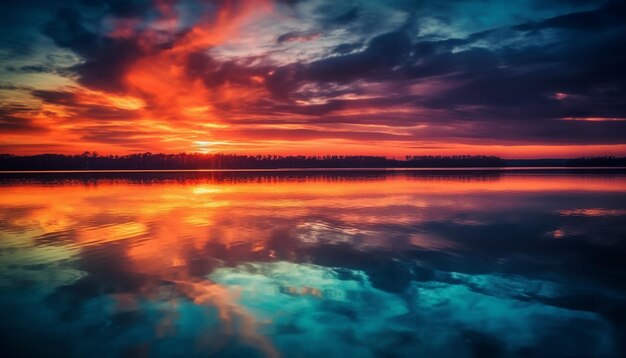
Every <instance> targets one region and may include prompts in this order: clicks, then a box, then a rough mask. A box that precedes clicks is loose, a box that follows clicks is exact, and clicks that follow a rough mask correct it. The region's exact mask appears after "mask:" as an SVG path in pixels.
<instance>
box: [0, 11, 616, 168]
mask: <svg viewBox="0 0 626 358" xmlns="http://www.w3.org/2000/svg"><path fill="white" fill-rule="evenodd" d="M0 30H1V31H0V153H13V154H36V153H52V152H54V153H80V152H83V151H86V150H89V151H98V152H100V153H102V154H126V153H134V152H145V151H150V152H164V153H176V152H203V153H217V152H225V153H241V154H257V153H271V154H330V153H333V154H368V155H374V154H375V155H387V156H403V155H405V154H413V155H415V154H494V155H499V156H503V157H507V158H522V157H524V158H537V157H576V156H583V155H617V156H626V69H625V66H626V45H625V44H626V2H624V1H596V0H553V1H546V0H509V1H503V0H467V1H460V0H449V1H440V0H421V1H419V0H413V1H412V0H362V1H357V0H345V1H339V0H274V1H270V0H231V1H229V0H186V1H170V0H55V1H34V0H4V1H2V4H1V5H0Z"/></svg>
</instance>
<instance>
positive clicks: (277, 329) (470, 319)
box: [210, 262, 613, 356]
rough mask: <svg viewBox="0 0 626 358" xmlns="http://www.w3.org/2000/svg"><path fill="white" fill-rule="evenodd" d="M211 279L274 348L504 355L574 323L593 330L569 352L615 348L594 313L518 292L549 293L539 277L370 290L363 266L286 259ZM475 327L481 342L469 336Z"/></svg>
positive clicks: (455, 279)
mask: <svg viewBox="0 0 626 358" xmlns="http://www.w3.org/2000/svg"><path fill="white" fill-rule="evenodd" d="M210 277H211V279H213V280H215V281H216V282H218V283H219V284H220V285H221V286H224V287H228V289H229V290H233V291H234V292H237V293H238V295H239V296H238V299H237V302H238V303H239V304H241V305H242V306H245V307H246V308H247V309H248V310H250V311H251V312H254V314H255V316H256V317H257V318H259V319H260V320H262V321H263V320H265V321H266V322H268V324H266V326H265V327H261V328H262V329H263V331H264V332H266V334H269V335H273V336H275V338H274V341H275V342H276V344H277V346H278V347H280V348H281V349H282V350H284V351H298V352H301V353H303V354H305V355H314V354H321V353H322V354H330V355H331V356H333V354H332V353H333V352H345V353H349V354H372V355H374V354H375V353H376V351H377V350H378V349H381V348H384V349H385V350H391V351H393V352H395V353H397V354H400V355H406V356H409V355H414V354H418V355H423V354H432V353H433V352H436V351H437V349H438V348H437V347H444V346H446V347H448V348H449V349H451V350H450V351H446V354H450V353H451V352H452V354H455V355H457V354H458V355H463V356H465V355H467V354H470V355H471V354H472V352H473V351H474V350H475V349H478V348H480V347H481V345H484V344H486V343H487V341H491V344H492V345H494V346H498V349H501V350H502V352H503V353H507V354H509V355H512V354H516V353H519V352H523V351H524V350H528V349H529V347H534V348H533V349H536V350H537V352H543V353H545V349H549V348H550V347H549V346H548V345H547V343H546V342H542V341H541V340H542V339H544V338H545V339H547V338H548V337H551V336H553V335H556V334H558V331H559V330H560V329H567V326H568V324H570V323H571V322H574V321H576V322H578V323H579V324H585V325H586V326H588V327H594V329H593V330H592V331H591V332H589V333H587V334H584V337H583V338H584V339H585V342H586V343H585V344H586V347H584V348H583V347H579V348H581V349H583V350H580V351H576V350H573V351H571V352H569V353H571V354H581V353H582V354H593V353H594V352H610V351H611V349H613V346H612V345H611V343H610V342H607V341H606V339H605V338H604V337H606V336H607V335H610V330H611V327H610V326H609V325H608V324H607V323H603V322H602V320H601V319H600V318H599V317H598V316H596V315H594V314H592V313H588V312H580V311H569V310H564V309H561V308H557V307H552V306H546V305H543V304H536V302H533V300H532V299H520V298H528V297H531V296H537V295H542V296H546V295H547V296H551V295H554V294H555V293H556V292H555V290H558V288H556V287H554V285H553V284H551V283H549V282H545V281H528V280H525V279H523V278H521V277H516V278H515V280H513V281H512V280H511V277H502V276H492V275H479V276H471V275H463V274H452V275H449V276H446V275H444V276H443V277H447V279H446V281H448V280H449V281H451V282H444V281H437V280H432V281H428V282H417V281H414V282H412V283H411V285H410V286H409V287H408V289H407V290H406V292H405V293H404V294H403V295H394V294H390V293H388V292H385V291H381V290H378V289H376V288H374V287H373V286H372V285H371V284H370V283H369V279H368V277H367V275H365V274H364V273H363V272H359V271H351V270H347V271H346V270H345V269H335V268H329V267H320V266H315V265H306V264H300V265H296V264H292V263H286V262H277V263H267V264H246V265H241V266H238V267H235V268H223V269H218V270H216V271H215V272H213V273H212V274H211V275H210ZM407 332H411V333H409V334H408V335H407ZM479 332H480V333H479ZM503 332H506V333H507V335H510V336H511V338H510V339H507V340H506V342H504V341H503V340H502V338H497V337H499V336H501V335H502V333H503ZM476 334H478V335H480V338H481V339H474V341H472V340H471V339H470V340H468V339H467V338H468V335H469V336H472V337H473V336H474V335H476ZM326 337H337V338H336V340H332V341H326V339H327V338H326ZM420 337H428V339H427V340H421V339H420ZM473 338H477V337H473ZM483 348H484V347H483ZM565 349H567V348H565ZM553 353H559V352H558V351H554V352H553ZM335 355H336V354H335Z"/></svg>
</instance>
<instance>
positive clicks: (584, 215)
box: [0, 169, 626, 357]
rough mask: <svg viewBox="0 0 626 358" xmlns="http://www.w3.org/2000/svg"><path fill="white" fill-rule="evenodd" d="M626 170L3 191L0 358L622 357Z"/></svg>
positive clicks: (97, 181) (144, 177) (66, 182)
mask: <svg viewBox="0 0 626 358" xmlns="http://www.w3.org/2000/svg"><path fill="white" fill-rule="evenodd" d="M625 262H626V174H625V171H624V170H609V169H605V170H582V169H581V170H560V169H552V170H550V169H537V170H504V171H498V170H415V171H413V170H404V171H386V170H378V171H367V170H347V171H315V170H309V171H239V172H236V171H234V172H229V171H221V172H220V171H207V172H155V173H150V172H141V173H114V172H113V173H39V174H32V173H30V174H19V173H13V174H6V173H4V174H0V317H1V319H0V347H2V351H3V352H4V353H3V356H4V357H13V356H15V357H21V356H74V357H96V356H150V357H171V356H180V357H193V356H203V357H204V356H223V357H257V356H258V357H278V356H282V357H319V356H326V357H378V356H399V357H417V356H424V357H500V356H504V357H559V356H567V357H571V356H584V357H586V356H595V357H614V356H615V357H617V356H624V355H626V264H625Z"/></svg>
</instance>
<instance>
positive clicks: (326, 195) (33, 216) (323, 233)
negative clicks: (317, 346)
mask: <svg viewBox="0 0 626 358" xmlns="http://www.w3.org/2000/svg"><path fill="white" fill-rule="evenodd" d="M244 179H245V180H244ZM240 180H241V181H238V179H237V177H224V178H221V177H212V176H210V175H209V176H205V177H196V178H191V179H189V180H183V181H179V182H176V181H173V180H171V178H170V179H167V178H165V179H163V180H161V181H155V182H148V183H146V182H144V181H139V182H133V181H129V180H124V179H102V180H87V181H85V182H84V183H81V182H76V181H74V182H70V183H71V184H65V185H49V184H45V185H42V184H41V183H39V184H37V183H35V184H16V185H10V184H5V185H4V186H3V187H2V193H3V195H2V196H1V197H0V213H4V214H6V215H5V217H3V218H2V219H3V221H2V225H1V226H0V228H1V230H0V234H1V235H2V239H3V240H2V245H15V246H16V247H25V246H26V247H37V246H39V245H41V241H42V240H51V242H54V243H55V244H56V245H60V246H61V247H62V248H63V249H62V250H54V251H52V250H49V251H46V250H41V251H40V252H37V253H36V255H38V259H45V258H46V257H47V255H48V256H54V258H55V259H58V258H59V257H60V256H63V255H65V258H66V259H70V258H71V257H73V256H75V255H77V254H80V252H81V251H82V252H85V251H87V250H94V249H98V250H106V249H107V248H110V247H114V248H116V250H121V251H122V252H123V260H125V261H124V263H125V264H127V265H128V268H126V269H128V270H130V271H131V272H129V274H131V273H132V274H133V275H138V276H140V277H144V278H148V280H149V281H148V282H150V283H145V284H144V286H143V288H142V293H143V294H144V295H145V296H147V297H154V296H158V295H159V292H158V290H157V287H158V285H159V283H161V282H169V283H172V284H173V285H175V289H176V290H177V292H180V293H183V294H184V295H185V296H186V297H188V298H190V299H191V300H193V302H195V303H197V304H199V305H207V306H212V307H215V308H217V310H218V312H219V316H220V318H221V321H222V323H224V324H225V329H226V331H227V332H231V333H233V334H238V335H240V336H241V337H242V339H245V340H247V342H249V343H250V344H253V345H254V346H256V347H259V348H260V349H262V350H263V351H264V352H265V353H266V354H267V355H268V356H275V355H276V354H277V353H276V349H275V348H274V347H273V346H272V345H271V344H270V343H269V341H268V340H267V338H265V337H264V336H263V335H262V334H261V333H260V330H259V328H260V326H261V325H263V324H264V322H262V321H259V319H258V318H257V317H255V316H254V315H253V314H252V313H251V312H248V311H246V310H245V309H244V308H243V307H242V306H240V305H239V304H238V303H237V300H238V295H237V292H235V291H233V290H231V289H229V288H228V287H224V286H220V285H218V284H215V283H214V282H212V281H210V280H209V279H208V275H209V274H210V272H211V270H212V268H214V267H216V266H220V265H236V264H238V263H242V262H247V261H260V262H268V261H278V260H289V259H292V258H296V257H298V255H299V250H302V248H303V247H308V246H312V245H313V246H314V245H316V244H318V243H323V242H329V240H332V243H339V244H349V245H353V246H355V247H357V248H366V247H383V248H387V247H393V245H394V242H393V241H390V240H388V237H387V236H385V235H380V234H379V233H377V232H375V231H373V230H375V228H374V227H373V226H372V225H371V224H373V223H384V224H385V225H396V224H401V223H411V224H415V223H420V222H425V221H431V222H445V221H451V222H458V223H461V224H463V225H480V224H481V222H480V221H478V220H477V219H472V218H458V217H455V216H454V213H456V212H458V211H459V210H463V211H465V212H479V211H485V210H494V211H498V210H502V209H506V208H508V207H514V206H515V205H518V203H516V201H515V200H518V199H519V198H523V197H526V196H530V195H544V194H547V193H564V192H565V193H567V192H617V193H624V192H626V178H625V177H624V176H599V175H589V176H584V175H583V176H567V175H531V174H521V173H506V174H501V175H495V176H494V175H486V176H485V175H482V176H481V175H479V176H472V175H469V174H463V173H462V172H461V173H459V172H457V173H456V174H454V175H448V176H446V175H443V174H428V175H426V174H424V175H421V176H417V177H411V176H410V175H408V174H406V173H402V172H400V173H390V174H384V175H381V176H378V177H375V178H368V177H367V176H365V177H350V176H346V175H343V176H342V175H336V176H331V175H328V176H321V177H320V176H315V175H312V176H308V177H307V176H306V175H304V176H295V177H289V176H288V177H280V176H275V175H274V176H273V174H267V173H265V174H263V173H260V174H259V175H258V176H248V177H244V178H240ZM494 193H500V194H501V193H504V194H503V195H510V197H507V198H510V199H511V200H494V201H486V200H489V198H490V197H492V195H491V194H494ZM551 212H554V211H551ZM556 212H558V213H560V214H561V215H588V216H594V215H618V214H619V215H623V211H611V210H609V209H599V208H591V209H573V210H570V209H567V210H566V209H562V210H556ZM7 213H9V214H7ZM368 225H369V226H368ZM279 234H280V235H282V236H278V235H279ZM553 235H554V237H556V238H558V237H563V236H564V235H565V234H564V233H563V231H562V230H561V231H558V230H557V231H555V232H554V233H553ZM55 240H56V241H55ZM407 240H408V242H409V243H410V244H411V245H413V246H417V247H420V248H423V249H429V250H440V249H446V248H450V247H454V246H455V244H454V243H451V242H448V241H445V240H443V241H442V240H441V238H439V237H436V236H429V235H427V234H422V233H411V234H410V235H407ZM277 251H278V252H277ZM285 290H286V293H287V294H292V295H307V296H313V297H320V296H322V294H323V292H322V291H321V290H320V289H319V288H317V287H309V286H304V287H287V288H285ZM135 299H137V298H136V297H134V296H132V295H131V296H128V295H120V296H116V301H117V303H118V307H119V308H118V309H120V310H130V309H132V308H133V307H134V305H135V304H136V302H135V301H134V300H135ZM168 302H169V303H168V304H169V305H170V306H172V308H171V309H170V310H169V311H168V312H170V311H172V312H175V309H174V308H175V307H173V306H175V305H176V302H175V301H174V300H169V301H168ZM176 319H177V317H176V315H175V313H171V314H167V315H166V316H165V317H164V318H163V320H162V321H161V323H159V324H158V325H157V326H156V327H155V335H157V336H163V335H167V334H170V333H171V332H172V330H174V329H175V324H173V322H175V321H176ZM233 320H236V322H237V324H234V323H233ZM207 342H208V343H207ZM204 343H205V344H209V345H211V344H213V343H214V342H212V341H211V338H210V337H208V336H207V337H205V338H204Z"/></svg>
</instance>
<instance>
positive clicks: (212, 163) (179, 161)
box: [0, 152, 626, 171]
mask: <svg viewBox="0 0 626 358" xmlns="http://www.w3.org/2000/svg"><path fill="white" fill-rule="evenodd" d="M624 165H626V158H615V157H594V158H576V159H535V160H533V159H531V160H505V159H502V158H500V157H496V156H485V155H452V156H438V155H432V156H431V155H426V156H414V155H407V156H405V157H404V159H395V158H388V157H385V156H364V155H323V156H305V155H288V156H281V155H260V154H259V155H238V154H201V153H178V154H162V153H159V154H153V153H149V152H148V153H135V154H127V155H100V154H98V153H97V152H84V153H82V154H78V155H66V154H38V155H27V156H18V155H11V154H0V170H5V171H6V170H142V169H144V170H182V169H276V168H444V167H454V168H464V167H466V168H470V167H490V168H492V167H505V166H577V167H580V166H624Z"/></svg>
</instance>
